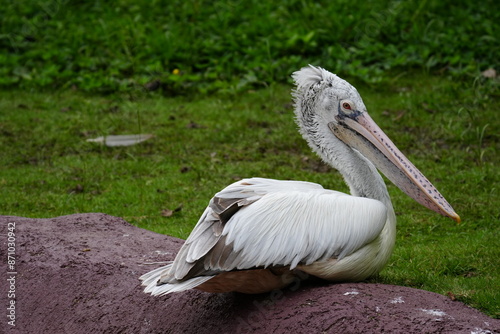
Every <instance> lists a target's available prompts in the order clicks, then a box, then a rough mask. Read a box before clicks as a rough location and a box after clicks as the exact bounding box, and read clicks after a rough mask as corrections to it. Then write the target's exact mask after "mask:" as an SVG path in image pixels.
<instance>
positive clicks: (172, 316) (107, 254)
mask: <svg viewBox="0 0 500 334" xmlns="http://www.w3.org/2000/svg"><path fill="white" fill-rule="evenodd" d="M8 232H11V234H10V238H9V237H8V236H9V234H8ZM0 233H1V238H0V240H1V248H0V256H1V258H2V268H6V269H2V271H3V274H2V275H4V277H5V276H7V279H8V284H7V286H5V285H4V284H2V285H1V290H2V291H1V293H0V298H1V299H0V301H1V305H3V306H2V308H3V310H4V311H3V312H5V307H6V306H7V307H9V308H10V309H7V315H8V317H5V316H3V317H2V319H3V320H2V324H1V327H3V328H5V329H6V330H5V331H4V332H6V333H200V334H201V333H211V334H212V333H218V334H219V333H381V332H387V333H419V334H420V333H436V332H439V333H497V332H500V321H499V320H495V319H492V318H490V317H487V316H486V315H484V314H482V313H480V312H478V311H477V310H474V309H472V308H469V307H467V306H465V305H464V304H462V303H460V302H457V301H451V300H450V299H449V298H447V297H444V296H441V295H438V294H435V293H431V292H427V291H422V290H416V289H410V288H405V287H400V286H390V285H381V284H336V285H325V284H318V283H309V284H304V283H302V284H301V285H298V284H297V285H292V286H290V287H289V288H287V289H286V290H283V291H275V292H272V293H268V294H263V295H242V294H233V293H227V294H209V293H203V292H200V291H194V290H192V291H186V292H182V293H177V294H172V295H168V296H164V297H156V298H155V297H151V296H149V295H146V294H144V293H143V292H142V288H141V287H140V283H139V280H138V277H139V276H140V275H141V274H143V273H145V272H147V271H149V270H151V269H153V268H154V267H156V266H159V265H160V264H156V265H145V264H144V263H146V262H161V261H168V260H172V259H173V258H174V255H175V254H176V252H177V251H178V249H179V248H180V246H181V245H182V240H179V239H175V238H171V237H168V236H165V235H160V234H156V233H153V232H150V231H146V230H143V229H139V228H137V227H134V226H132V225H130V224H129V223H127V222H125V221H124V220H122V219H121V218H116V217H112V216H108V215H104V214H78V215H71V216H64V217H58V218H54V219H28V218H19V217H10V216H0ZM14 237H15V241H14V239H13V238H14ZM9 247H11V248H9ZM12 247H15V253H14V252H13V251H14V249H13V248H12ZM8 254H10V255H11V258H10V260H11V262H8V263H7V267H5V266H4V264H5V259H7V255H8ZM14 255H15V257H12V256H14ZM12 261H14V262H12ZM3 280H4V282H5V278H4V279H3ZM12 294H15V297H14V296H12ZM13 302H14V303H13ZM12 305H14V306H12ZM9 315H10V317H9ZM9 322H10V324H9ZM12 324H15V326H12Z"/></svg>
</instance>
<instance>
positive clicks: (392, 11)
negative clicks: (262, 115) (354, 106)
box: [0, 0, 500, 94]
mask: <svg viewBox="0 0 500 334" xmlns="http://www.w3.org/2000/svg"><path fill="white" fill-rule="evenodd" d="M499 9H500V8H499V6H498V3H497V1H495V0H485V1H481V2H479V3H478V2H477V1H473V0H463V1H460V4H457V3H456V2H454V1H450V0H448V1H441V0H426V1H415V0H412V1H394V0H376V1H373V0H372V1H369V2H366V1H362V0H355V1H345V0H342V1H309V0H304V1H297V0H287V1H258V0H246V1H238V0H225V1H203V0H189V1H185V0H183V1H179V0H153V1H136V0H133V1H132V0H119V1H112V2H109V1H108V2H105V1H68V0H37V1H31V0H29V1H28V0H19V1H7V2H6V3H5V4H3V6H2V14H3V15H2V21H1V22H0V50H2V51H0V87H3V88H7V87H13V86H15V87H21V88H24V89H32V88H36V89H40V88H45V89H58V88H61V87H62V88H67V87H78V89H80V90H84V91H87V92H100V93H112V92H116V91H130V90H134V89H135V88H136V87H138V86H141V85H143V84H145V83H147V82H151V81H154V80H159V81H160V82H161V83H162V87H163V89H164V90H165V92H166V93H167V94H185V92H186V91H196V92H213V91H244V90H246V89H248V88H252V87H254V88H255V87H260V88H262V87H266V86H268V85H269V84H271V83H275V82H280V83H285V82H286V81H287V78H288V77H289V74H290V73H291V72H292V71H293V70H295V69H297V68H299V67H301V66H303V64H307V63H314V64H321V65H322V66H323V67H325V68H329V69H330V70H332V71H335V72H337V73H340V74H342V75H343V76H346V75H348V76H351V77H357V78H359V79H361V80H363V81H366V82H372V83H373V82H380V81H383V80H385V79H386V75H385V72H386V71H387V70H391V69H398V68H408V67H416V68H420V69H426V70H428V71H433V72H435V71H440V72H446V73H449V74H454V75H457V76H459V77H461V76H475V75H477V74H478V73H479V72H480V71H484V70H486V69H488V68H490V67H493V68H496V69H498V65H499V57H498V54H499V53H500V43H499V40H498V36H500V26H499V25H498V22H500V10H499ZM176 70H180V72H179V73H180V74H181V75H177V74H176V73H178V72H177V71H176Z"/></svg>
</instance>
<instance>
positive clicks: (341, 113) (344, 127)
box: [293, 66, 460, 222]
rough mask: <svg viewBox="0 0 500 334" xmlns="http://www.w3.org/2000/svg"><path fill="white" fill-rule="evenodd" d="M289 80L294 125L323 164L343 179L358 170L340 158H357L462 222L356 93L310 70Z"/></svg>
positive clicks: (345, 84)
mask: <svg viewBox="0 0 500 334" xmlns="http://www.w3.org/2000/svg"><path fill="white" fill-rule="evenodd" d="M293 79H294V80H295V82H296V85H297V89H296V90H295V92H294V98H295V114H296V120H297V124H298V125H299V128H300V131H301V133H302V135H303V136H304V138H305V139H306V140H307V141H308V143H309V145H310V146H311V148H312V149H313V150H314V151H316V153H318V154H319V155H320V156H321V157H322V158H323V159H324V160H325V161H326V162H328V163H329V164H331V165H332V166H334V167H335V168H337V169H338V170H339V171H340V172H341V173H342V174H343V175H344V176H345V175H346V174H349V169H352V168H358V166H354V165H352V161H355V160H353V159H350V160H347V159H343V158H344V157H346V156H347V157H348V156H353V155H361V156H362V157H363V159H364V161H368V165H370V163H371V164H373V165H374V166H375V167H376V168H377V169H378V170H380V171H381V172H382V173H383V174H384V175H385V176H386V177H387V178H388V179H389V180H391V182H393V183H394V184H395V185H396V186H397V187H398V188H400V189H401V190H402V191H403V192H405V193H406V194H407V195H408V196H410V197H411V198H413V199H414V200H416V201H417V202H418V203H420V204H422V205H423V206H425V207H427V208H428V209H430V210H433V211H435V212H438V213H439V214H441V215H444V216H447V217H450V218H452V219H454V220H455V221H457V222H460V217H459V216H458V215H457V214H456V213H455V211H454V210H453V208H452V207H451V205H450V204H449V203H448V202H447V201H446V200H445V198H444V197H443V196H442V195H441V194H440V193H439V192H438V191H437V189H436V188H435V187H434V186H433V185H432V184H431V182H430V181H429V180H428V179H427V178H426V177H425V176H424V175H423V174H422V173H421V172H420V171H419V170H418V169H417V168H416V167H415V166H414V165H413V164H412V163H411V162H410V161H409V160H408V159H407V158H406V157H405V156H404V154H403V153H401V151H400V150H399V149H398V148H397V147H396V145H394V143H393V142H392V141H391V140H390V139H389V137H388V136H387V135H386V134H385V133H384V132H383V131H382V130H381V129H380V127H379V126H378V125H377V124H376V123H375V122H374V121H373V119H372V118H371V117H370V115H369V114H368V112H367V110H366V107H365V104H364V103H363V100H362V99H361V96H360V95H359V93H358V91H357V90H356V88H354V87H353V86H352V85H351V84H349V83H348V82H347V81H345V80H343V79H341V78H339V77H338V76H336V75H334V74H332V73H330V72H328V71H326V70H324V69H322V68H319V67H313V66H309V67H306V68H303V69H301V70H300V71H297V72H295V73H294V74H293ZM348 163H351V165H348ZM370 166H371V165H370ZM348 183H349V182H348ZM352 188H353V187H352V186H351V189H352ZM360 196H363V195H362V194H361V195H360Z"/></svg>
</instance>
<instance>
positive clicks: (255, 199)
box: [159, 178, 387, 284]
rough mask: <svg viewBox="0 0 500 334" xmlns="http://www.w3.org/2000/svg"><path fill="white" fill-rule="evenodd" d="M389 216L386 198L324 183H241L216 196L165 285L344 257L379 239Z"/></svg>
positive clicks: (257, 180) (166, 279)
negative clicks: (347, 191) (327, 186)
mask: <svg viewBox="0 0 500 334" xmlns="http://www.w3.org/2000/svg"><path fill="white" fill-rule="evenodd" d="M386 219H387V208H386V207H385V205H384V204H382V203H381V202H379V201H376V200H372V199H367V198H360V197H353V196H350V195H346V194H343V193H340V192H336V191H332V190H326V189H323V187H321V186H320V185H318V184H314V183H308V182H297V181H278V180H270V179H261V178H252V179H246V180H242V181H239V182H236V183H234V184H232V185H230V186H228V187H227V188H225V189H224V190H222V191H221V192H219V193H217V194H216V195H215V197H214V198H213V199H212V200H211V202H210V204H209V206H208V207H207V209H206V210H205V212H204V213H203V215H202V217H201V218H200V220H199V221H198V224H197V225H196V226H195V228H194V230H193V232H192V233H191V235H190V236H189V238H188V239H187V240H186V242H185V244H184V245H183V247H182V248H181V250H180V252H179V254H178V255H177V257H176V258H175V260H174V263H173V264H172V266H171V267H170V268H169V270H168V271H167V272H165V273H164V275H163V276H162V277H161V278H160V281H159V283H160V284H161V283H173V282H174V281H185V280H188V279H191V278H194V277H198V276H213V275H216V274H218V273H220V272H223V271H232V270H241V269H251V268H261V267H270V266H289V267H290V269H293V268H295V267H296V266H297V265H298V264H306V265H307V264H311V263H312V262H315V261H318V260H321V259H326V258H331V257H335V258H342V257H344V256H347V255H349V254H351V253H352V252H354V251H356V250H357V249H359V248H360V247H362V246H364V245H366V244H368V243H370V242H371V241H373V240H374V239H375V238H376V237H377V236H378V235H379V234H380V232H381V230H382V228H383V227H384V224H385V222H386Z"/></svg>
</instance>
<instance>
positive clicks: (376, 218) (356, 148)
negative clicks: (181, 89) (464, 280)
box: [140, 66, 460, 295]
mask: <svg viewBox="0 0 500 334" xmlns="http://www.w3.org/2000/svg"><path fill="white" fill-rule="evenodd" d="M293 79H294V80H295V83H296V85H297V87H296V90H295V91H294V100H295V114H296V120H297V123H298V125H299V128H300V132H301V133H302V135H303V136H304V138H305V139H306V140H307V142H308V143H309V145H310V146H311V148H312V149H313V150H314V151H315V152H316V153H317V154H318V155H319V156H320V157H321V158H323V160H324V161H325V162H326V163H328V164H330V165H331V166H332V167H334V168H336V169H337V170H338V171H339V172H340V173H341V174H342V175H343V177H344V179H345V182H346V183H347V184H348V185H349V188H350V191H351V195H347V194H344V193H340V192H337V191H333V190H327V189H324V188H323V187H322V186H320V185H318V184H314V183H309V182H299V181H278V180H271V179H262V178H252V179H245V180H241V181H238V182H236V183H233V184H231V185H230V186H228V187H227V188H225V189H223V190H222V191H221V192H219V193H217V194H216V195H215V196H214V197H213V198H212V200H211V201H210V203H209V205H208V207H207V208H206V210H205V212H204V213H203V215H202V216H201V218H200V220H199V221H198V224H197V225H196V226H195V228H194V230H193V231H192V232H191V234H190V236H189V237H188V239H187V240H186V242H185V244H184V245H183V246H182V248H181V249H180V251H179V253H178V254H177V256H176V258H175V260H174V261H173V263H171V264H169V265H167V266H164V267H161V268H158V269H155V270H153V271H151V272H149V273H147V274H145V275H143V276H141V277H140V279H141V280H142V281H143V282H142V285H144V286H145V287H146V288H145V290H144V291H145V292H146V293H151V294H152V295H164V294H167V293H171V292H177V291H183V290H187V289H191V288H196V289H199V290H203V291H208V292H229V291H238V292H243V293H262V292H266V291H271V290H273V289H279V288H283V287H285V286H286V285H288V284H290V283H291V282H293V281H294V280H296V279H297V277H298V278H303V277H306V276H307V275H306V274H304V273H307V274H309V275H313V276H316V277H320V278H323V279H326V280H330V281H361V280H364V279H366V278H368V277H370V276H372V275H374V274H377V273H378V272H380V270H382V268H383V267H384V265H385V264H386V263H387V261H388V260H389V257H390V255H391V253H392V249H393V246H394V242H395V238H396V216H395V214H394V209H393V207H392V203H391V200H390V198H389V193H388V192H387V188H386V186H385V183H384V181H383V179H382V177H381V176H380V174H379V173H378V172H377V170H376V167H377V168H378V169H379V170H380V171H381V172H382V173H384V174H385V175H386V176H387V178H389V179H390V180H391V181H392V182H393V183H394V184H395V185H396V186H398V187H399V188H400V189H401V190H403V191H404V192H405V193H406V194H407V195H409V196H410V197H412V198H413V199H415V200H416V201H417V202H419V203H420V204H422V205H424V206H425V207H427V208H429V209H430V210H433V211H436V212H438V213H440V214H442V215H444V216H448V217H450V218H452V219H454V220H456V221H457V222H459V221H460V217H459V216H458V215H457V214H456V213H455V211H454V210H453V208H452V207H451V206H450V205H449V204H448V202H447V201H446V200H445V199H444V198H443V196H441V194H440V193H439V192H438V191H437V190H436V188H435V187H434V186H433V185H432V184H431V183H430V182H429V181H428V180H427V179H426V178H425V176H423V175H422V173H420V171H419V170H418V169H417V168H415V166H413V164H412V163H411V162H410V161H409V160H408V159H407V158H406V157H405V156H404V155H403V153H401V152H400V151H399V150H398V149H397V148H396V146H395V145H394V144H393V143H392V141H391V140H390V139H389V138H388V137H387V136H386V135H385V134H384V133H383V132H382V130H381V129H380V128H379V127H378V126H377V125H376V124H375V122H374V121H373V120H372V119H371V117H370V116H369V115H368V113H367V111H366V107H365V105H364V103H363V100H362V99H361V97H360V95H359V94H358V92H357V90H356V89H355V88H354V87H353V86H351V85H350V84H349V83H348V82H346V81H345V80H342V79H341V78H339V77H337V76H336V75H334V74H332V73H330V72H328V71H326V70H324V69H322V68H319V67H313V66H309V67H306V68H303V69H301V70H300V71H298V72H295V73H294V74H293Z"/></svg>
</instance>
